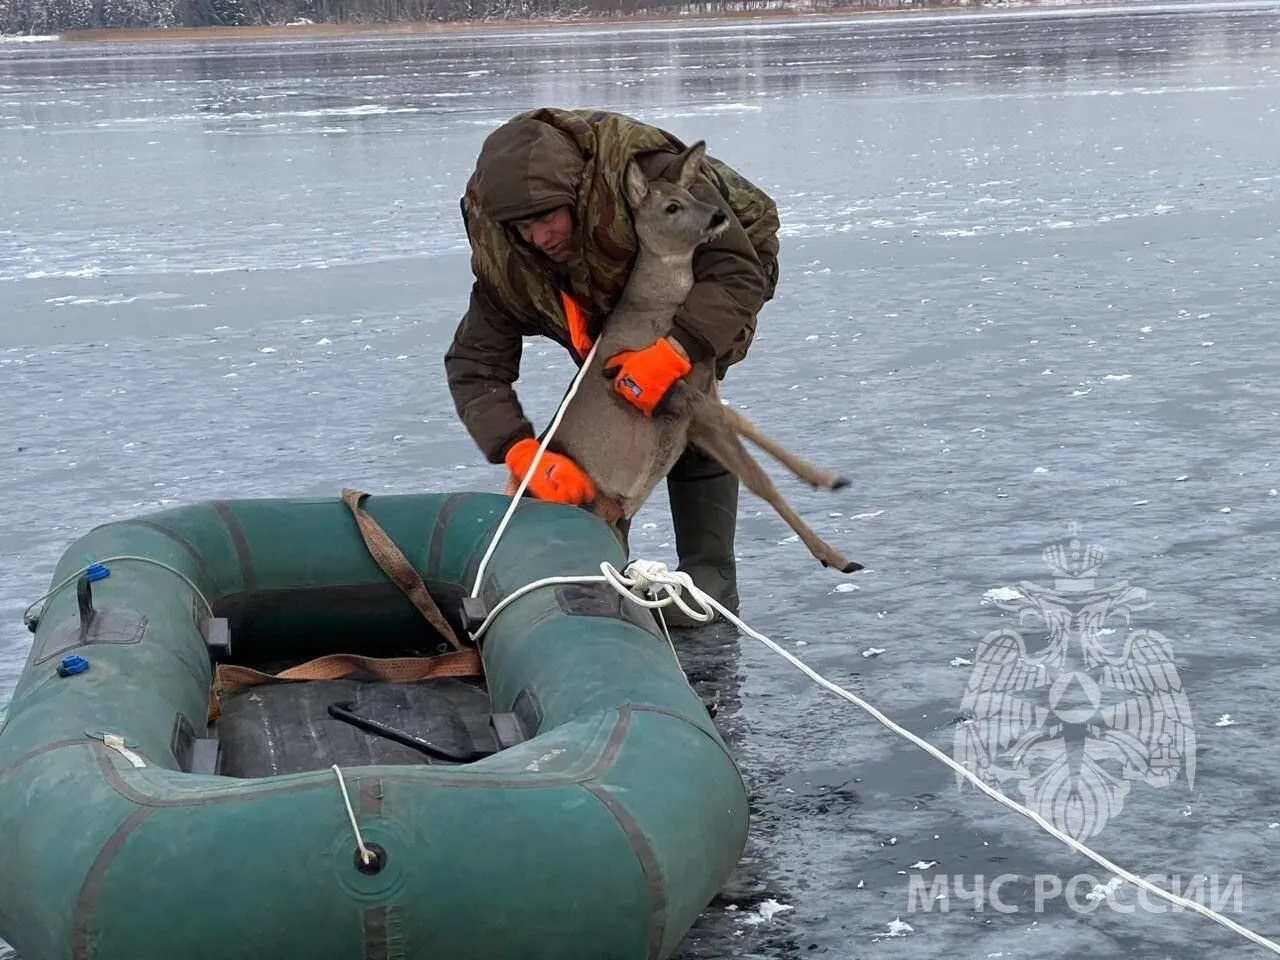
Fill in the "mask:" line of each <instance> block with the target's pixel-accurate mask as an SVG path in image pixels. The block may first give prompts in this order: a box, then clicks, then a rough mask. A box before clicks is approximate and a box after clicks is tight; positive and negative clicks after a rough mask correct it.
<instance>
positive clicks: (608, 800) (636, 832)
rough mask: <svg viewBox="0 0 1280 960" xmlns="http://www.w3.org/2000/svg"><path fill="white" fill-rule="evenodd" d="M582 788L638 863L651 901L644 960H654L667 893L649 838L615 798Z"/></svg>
mask: <svg viewBox="0 0 1280 960" xmlns="http://www.w3.org/2000/svg"><path fill="white" fill-rule="evenodd" d="M583 786H584V787H586V789H587V790H588V791H589V792H590V793H591V794H592V796H594V797H595V798H596V799H597V800H599V801H600V802H601V803H602V804H604V806H605V807H606V809H608V811H609V812H610V813H611V814H613V819H615V820H616V821H618V826H619V827H621V828H622V832H623V833H625V834H626V835H627V840H628V841H629V842H630V843H631V849H632V850H634V851H635V854H636V859H637V860H639V861H640V870H641V872H642V873H643V874H644V879H645V884H646V885H647V886H648V888H649V895H650V896H651V897H652V900H653V906H652V911H651V912H650V914H649V953H648V958H649V960H657V957H659V956H660V955H661V953H662V941H663V939H664V937H665V936H666V927H667V891H666V886H665V884H664V883H663V880H662V867H661V866H659V864H658V858H657V856H656V855H655V854H654V852H653V846H652V845H651V844H650V843H649V838H648V837H646V836H645V835H644V831H643V830H641V829H640V824H638V823H637V822H636V819H635V817H633V816H632V815H631V811H629V810H628V809H627V808H626V807H624V806H623V805H622V804H621V803H619V802H618V798H617V797H615V796H614V795H613V794H612V793H610V792H609V791H608V790H606V789H605V788H604V787H602V786H600V784H599V783H585V784H583Z"/></svg>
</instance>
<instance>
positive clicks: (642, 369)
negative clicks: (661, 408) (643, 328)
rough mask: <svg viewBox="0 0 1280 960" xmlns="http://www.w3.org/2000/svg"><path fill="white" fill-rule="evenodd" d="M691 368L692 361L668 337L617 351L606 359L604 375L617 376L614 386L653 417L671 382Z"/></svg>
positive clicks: (630, 401)
mask: <svg viewBox="0 0 1280 960" xmlns="http://www.w3.org/2000/svg"><path fill="white" fill-rule="evenodd" d="M690 369H692V368H691V367H690V364H689V361H688V360H686V359H685V358H684V356H683V354H681V352H680V350H679V348H677V347H676V346H675V345H674V344H673V343H672V342H671V341H670V340H669V339H667V338H666V337H661V338H659V339H658V340H656V341H655V342H654V343H653V345H652V346H648V347H645V348H644V349H643V350H624V351H622V352H621V353H615V354H614V355H613V356H612V357H610V358H609V359H608V360H606V361H605V362H604V375H605V376H606V377H613V389H614V390H615V391H616V392H617V393H618V395H619V396H621V397H623V398H624V399H625V400H627V401H628V402H629V403H631V404H632V405H633V406H635V407H636V408H637V409H638V410H640V411H641V412H642V413H643V414H644V415H645V416H646V417H652V416H653V411H654V409H655V408H656V407H657V406H658V404H659V403H661V402H662V398H663V397H665V396H666V395H667V391H668V390H670V389H671V385H672V384H673V383H675V382H676V381H677V380H679V379H680V378H681V377H683V376H684V375H685V374H686V373H688V372H689V370H690Z"/></svg>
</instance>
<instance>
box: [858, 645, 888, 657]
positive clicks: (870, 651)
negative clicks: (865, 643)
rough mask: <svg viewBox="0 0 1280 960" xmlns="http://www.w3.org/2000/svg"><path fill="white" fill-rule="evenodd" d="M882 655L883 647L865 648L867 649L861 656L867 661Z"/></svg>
mask: <svg viewBox="0 0 1280 960" xmlns="http://www.w3.org/2000/svg"><path fill="white" fill-rule="evenodd" d="M882 653H884V647H867V649H865V650H863V651H862V655H863V656H864V657H866V658H867V659H870V658H871V657H878V656H880V654H882Z"/></svg>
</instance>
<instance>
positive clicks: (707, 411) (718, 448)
mask: <svg viewBox="0 0 1280 960" xmlns="http://www.w3.org/2000/svg"><path fill="white" fill-rule="evenodd" d="M725 410H726V408H725V407H723V406H722V405H721V404H720V403H719V402H718V401H716V400H712V399H710V398H707V402H706V403H703V404H698V405H697V406H696V408H695V410H694V411H693V420H692V422H691V423H690V425H689V441H690V442H691V443H694V444H696V445H697V446H699V447H701V448H702V449H703V450H705V451H706V452H707V453H709V454H711V456H713V457H715V458H716V459H717V460H719V461H720V462H721V463H722V464H724V466H725V468H726V469H727V470H729V471H730V472H731V473H733V474H735V475H736V476H737V477H738V479H739V480H741V481H742V482H743V484H744V485H745V486H746V488H747V489H748V490H750V491H751V492H752V493H754V494H755V495H756V496H758V497H760V498H761V499H762V500H764V501H765V502H766V503H768V504H769V506H771V507H773V509H774V510H776V511H777V512H778V515H779V516H781V517H782V519H783V520H785V521H787V524H788V525H789V526H790V527H791V529H792V530H794V531H795V532H796V533H797V534H798V535H799V536H800V539H801V540H802V541H803V542H804V545H805V546H806V547H808V548H809V552H810V553H812V554H813V555H814V557H816V558H817V560H818V562H819V563H821V564H822V565H823V566H824V567H835V568H836V569H837V570H839V571H840V572H841V573H853V572H854V571H856V570H861V569H862V564H860V563H854V562H853V561H852V560H849V559H848V558H847V557H844V556H843V555H841V554H840V553H838V552H837V551H836V550H835V548H834V547H832V546H831V545H830V544H829V543H827V542H826V541H825V540H823V539H822V538H821V537H819V536H818V535H817V534H816V533H814V532H813V530H812V529H811V528H810V527H809V525H808V524H807V523H805V522H804V520H802V519H801V518H800V515H799V514H797V513H796V512H795V510H793V509H792V508H791V504H789V503H787V501H786V500H785V499H784V498H783V496H782V494H781V493H779V492H778V488H777V487H775V486H774V484H773V480H771V479H770V478H769V475H768V474H767V473H765V472H764V469H763V468H762V467H761V466H760V464H759V463H757V462H756V460H755V458H754V457H752V456H751V454H750V453H749V452H747V448H746V447H744V446H743V445H742V441H741V440H739V439H738V435H737V433H736V432H735V425H734V422H733V420H732V419H731V418H730V417H729V416H727V415H726V413H725Z"/></svg>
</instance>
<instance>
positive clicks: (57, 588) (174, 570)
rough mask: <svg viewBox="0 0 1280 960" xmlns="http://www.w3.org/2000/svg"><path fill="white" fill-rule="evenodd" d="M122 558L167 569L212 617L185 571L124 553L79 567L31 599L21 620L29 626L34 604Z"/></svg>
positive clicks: (161, 561) (203, 599)
mask: <svg viewBox="0 0 1280 960" xmlns="http://www.w3.org/2000/svg"><path fill="white" fill-rule="evenodd" d="M122 560H131V561H133V562H134V563H149V564H151V566H153V567H159V568H160V569H161V570H168V571H169V572H170V573H172V574H173V575H174V576H175V577H177V578H178V579H179V580H181V581H183V582H184V583H185V584H186V585H187V586H188V587H190V588H191V589H192V591H193V592H194V593H195V595H196V596H197V597H198V598H199V599H200V602H201V603H202V604H203V605H204V608H205V610H207V611H208V612H209V617H210V619H212V617H213V606H212V605H211V604H210V603H209V600H208V598H207V597H206V596H205V595H204V593H203V591H201V589H200V588H199V587H197V586H196V584H195V581H194V580H192V579H191V578H190V577H188V576H187V575H186V574H185V573H183V572H182V571H181V570H179V569H178V568H177V567H171V566H170V565H169V564H167V563H165V562H164V561H163V560H156V559H155V558H154V557H134V556H128V555H125V556H119V557H104V558H103V559H101V560H95V561H94V562H93V563H91V564H89V565H88V566H87V567H81V568H80V569H79V570H77V571H76V572H75V573H73V574H71V576H69V577H67V578H66V579H64V580H63V581H62V582H61V583H59V584H58V585H57V586H55V587H54V588H53V589H52V590H50V591H49V592H48V593H46V594H45V595H44V596H43V597H37V598H36V599H35V600H32V601H31V603H30V605H28V607H27V609H26V610H24V611H23V613H22V622H23V623H25V624H27V625H28V626H30V625H31V624H32V623H34V622H38V618H37V619H36V620H32V618H31V611H32V610H34V609H35V608H36V606H38V605H39V604H41V603H43V602H44V601H45V600H48V599H49V598H50V597H52V596H53V595H54V594H56V593H58V592H59V591H61V590H64V589H65V588H66V587H68V586H70V585H71V584H73V583H75V582H76V581H77V580H79V579H80V578H81V577H82V576H84V574H86V573H88V572H89V571H90V570H92V569H93V568H94V567H97V566H106V565H107V564H109V563H119V562H120V561H122ZM95 582H96V581H95ZM41 613H43V611H41Z"/></svg>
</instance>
